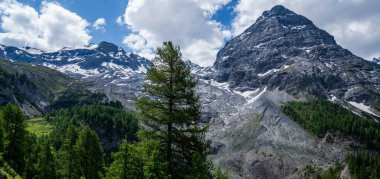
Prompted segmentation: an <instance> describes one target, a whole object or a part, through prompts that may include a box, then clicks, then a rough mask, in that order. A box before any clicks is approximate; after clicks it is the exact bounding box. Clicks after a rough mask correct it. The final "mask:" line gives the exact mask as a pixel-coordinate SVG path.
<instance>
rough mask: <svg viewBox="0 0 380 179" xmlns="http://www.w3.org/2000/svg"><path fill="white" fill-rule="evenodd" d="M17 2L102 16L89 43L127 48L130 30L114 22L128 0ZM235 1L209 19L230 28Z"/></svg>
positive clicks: (93, 17) (89, 18)
mask: <svg viewBox="0 0 380 179" xmlns="http://www.w3.org/2000/svg"><path fill="white" fill-rule="evenodd" d="M18 2H20V3H23V4H25V5H29V6H31V7H33V8H35V9H36V10H39V9H40V8H41V4H42V2H57V3H59V4H60V5H61V6H62V7H63V8H65V9H67V10H69V11H71V12H74V13H76V14H78V15H79V16H80V17H82V18H83V19H85V20H86V21H88V22H89V23H93V22H95V21H96V20H97V19H98V18H104V19H105V20H106V23H107V24H106V26H105V30H96V29H94V28H89V34H90V35H91V36H92V39H91V40H90V43H99V42H101V41H108V42H112V43H115V44H117V45H119V46H122V47H124V48H125V49H126V50H128V47H126V46H125V45H124V44H123V43H122V40H123V37H124V36H125V35H126V34H129V33H131V31H130V30H129V29H128V28H127V27H126V26H120V25H119V24H117V23H116V20H117V18H118V17H119V16H120V15H122V14H124V12H125V8H126V7H127V5H128V0H18ZM237 2H238V1H237V0H233V1H230V2H229V3H228V4H226V5H225V6H223V7H221V8H220V9H219V10H217V12H216V13H215V14H213V15H212V17H211V19H212V20H215V21H217V22H220V23H221V24H222V25H223V26H224V28H227V29H231V22H232V20H233V18H234V17H235V15H236V14H235V13H234V7H235V6H236V4H237ZM0 31H1V29H0Z"/></svg>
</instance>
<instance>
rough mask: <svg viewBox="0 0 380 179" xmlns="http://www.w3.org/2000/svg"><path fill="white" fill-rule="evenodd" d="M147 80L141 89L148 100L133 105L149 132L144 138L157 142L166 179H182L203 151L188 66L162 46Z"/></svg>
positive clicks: (174, 51)
mask: <svg viewBox="0 0 380 179" xmlns="http://www.w3.org/2000/svg"><path fill="white" fill-rule="evenodd" d="M147 79H148V81H149V82H148V83H146V84H145V85H144V89H145V91H146V93H147V94H148V96H149V97H143V98H140V99H138V100H137V101H136V107H137V109H138V111H139V113H140V115H141V117H142V119H144V120H145V121H146V122H147V125H148V126H149V127H150V129H151V130H148V131H147V132H146V134H147V135H145V137H146V138H147V139H153V140H156V141H159V142H160V146H161V147H160V152H162V154H163V155H164V157H165V160H166V161H165V162H167V167H166V168H167V173H168V175H169V178H184V177H186V176H188V175H190V172H191V166H192V158H193V155H194V153H195V152H196V151H202V150H204V149H206V144H205V143H204V141H203V139H202V138H203V135H204V133H205V131H206V128H201V127H199V123H198V122H199V120H200V115H201V113H200V104H199V98H198V96H197V95H196V93H195V87H196V85H197V81H196V79H195V77H194V76H193V75H191V64H190V62H184V61H183V60H182V55H181V52H180V48H179V47H178V46H174V45H173V43H172V42H164V44H163V46H162V47H159V48H157V52H156V58H155V59H154V60H153V66H152V68H151V69H150V70H149V71H148V76H147Z"/></svg>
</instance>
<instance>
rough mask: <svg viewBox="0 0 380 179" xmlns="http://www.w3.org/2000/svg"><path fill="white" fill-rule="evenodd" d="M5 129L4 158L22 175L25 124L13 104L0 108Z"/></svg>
mask: <svg viewBox="0 0 380 179" xmlns="http://www.w3.org/2000/svg"><path fill="white" fill-rule="evenodd" d="M2 111H3V120H4V121H3V122H4V129H5V139H6V141H7V144H6V146H5V152H4V158H5V160H6V161H7V162H8V163H9V165H10V166H11V167H12V168H13V169H14V170H15V171H16V172H18V173H23V170H24V167H25V155H26V146H25V141H26V136H27V131H26V124H25V116H24V114H23V113H22V112H21V110H20V108H19V107H18V106H16V105H14V104H7V105H6V106H4V107H3V108H2Z"/></svg>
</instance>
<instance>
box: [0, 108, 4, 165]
mask: <svg viewBox="0 0 380 179" xmlns="http://www.w3.org/2000/svg"><path fill="white" fill-rule="evenodd" d="M4 140H5V139H4V128H3V113H2V112H1V110H0V157H2V156H3V153H4V143H5V141H4ZM0 166H1V165H0Z"/></svg>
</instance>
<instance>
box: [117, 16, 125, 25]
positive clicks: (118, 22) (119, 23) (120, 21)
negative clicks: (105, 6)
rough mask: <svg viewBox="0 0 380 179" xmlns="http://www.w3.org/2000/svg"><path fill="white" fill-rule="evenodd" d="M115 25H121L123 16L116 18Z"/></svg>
mask: <svg viewBox="0 0 380 179" xmlns="http://www.w3.org/2000/svg"><path fill="white" fill-rule="evenodd" d="M116 23H117V24H118V25H119V26H122V25H123V16H118V17H117V19H116Z"/></svg>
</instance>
